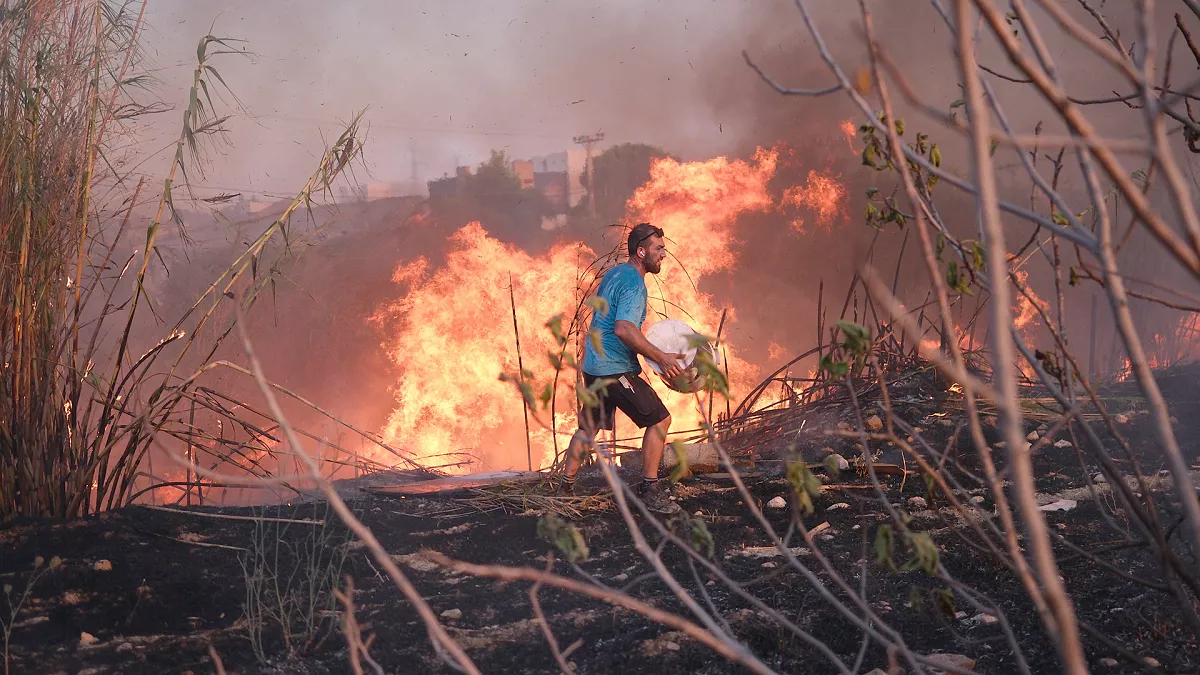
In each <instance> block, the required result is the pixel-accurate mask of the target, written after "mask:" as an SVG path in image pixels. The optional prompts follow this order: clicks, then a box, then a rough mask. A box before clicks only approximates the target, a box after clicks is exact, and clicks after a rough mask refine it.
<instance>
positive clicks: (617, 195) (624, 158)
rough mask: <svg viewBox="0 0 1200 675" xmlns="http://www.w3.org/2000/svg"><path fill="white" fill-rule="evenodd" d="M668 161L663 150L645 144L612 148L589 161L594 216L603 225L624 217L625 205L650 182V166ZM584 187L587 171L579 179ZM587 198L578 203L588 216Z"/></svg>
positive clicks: (588, 197) (623, 144) (626, 144)
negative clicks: (663, 159) (605, 222)
mask: <svg viewBox="0 0 1200 675" xmlns="http://www.w3.org/2000/svg"><path fill="white" fill-rule="evenodd" d="M667 157H671V155H670V154H669V153H668V152H667V151H666V150H663V149H662V148H659V147H656V146H653V145H647V144H645V143H622V144H620V145H614V146H613V147H611V148H609V149H607V150H605V151H604V152H602V153H600V154H599V155H597V156H596V157H594V158H593V159H592V171H593V174H594V175H593V181H594V183H595V186H594V187H595V192H596V195H595V198H596V216H597V217H598V218H600V219H601V220H602V221H612V220H617V219H619V218H621V216H623V215H625V202H627V201H629V198H630V197H632V196H633V193H634V192H635V191H637V189H638V188H639V187H641V186H642V185H644V184H645V183H646V181H648V180H649V179H650V165H651V164H653V163H654V161H655V160H657V159H662V158H667ZM579 180H580V182H581V183H582V184H583V185H584V186H586V185H587V169H586V168H585V169H584V171H583V174H582V175H581V176H580V178H579ZM591 198H592V196H591V195H588V196H587V197H585V198H584V201H582V202H580V208H581V209H582V212H583V213H586V212H587V208H588V205H587V201H586V200H588V199H591Z"/></svg>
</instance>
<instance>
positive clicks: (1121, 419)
mask: <svg viewBox="0 0 1200 675" xmlns="http://www.w3.org/2000/svg"><path fill="white" fill-rule="evenodd" d="M1113 421H1114V422H1116V423H1117V424H1129V416H1128V415H1113ZM1108 660H1109V661H1113V660H1112V659H1108ZM1101 663H1104V661H1101ZM1113 663H1114V664H1115V663H1116V661H1113Z"/></svg>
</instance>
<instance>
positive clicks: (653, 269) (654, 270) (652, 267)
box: [646, 260, 662, 274]
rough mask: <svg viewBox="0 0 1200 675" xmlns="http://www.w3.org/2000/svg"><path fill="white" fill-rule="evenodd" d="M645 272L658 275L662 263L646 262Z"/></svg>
mask: <svg viewBox="0 0 1200 675" xmlns="http://www.w3.org/2000/svg"><path fill="white" fill-rule="evenodd" d="M646 271H647V272H649V273H651V274H658V273H659V272H661V271H662V261H661V260H658V261H652V260H646Z"/></svg>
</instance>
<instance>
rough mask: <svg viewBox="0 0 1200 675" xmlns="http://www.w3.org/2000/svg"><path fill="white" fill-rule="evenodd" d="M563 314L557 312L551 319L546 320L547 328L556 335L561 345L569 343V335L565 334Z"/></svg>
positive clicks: (555, 337)
mask: <svg viewBox="0 0 1200 675" xmlns="http://www.w3.org/2000/svg"><path fill="white" fill-rule="evenodd" d="M562 324H563V315H562V314H555V315H554V316H553V317H551V319H550V320H549V321H547V322H546V328H549V329H550V332H551V333H552V334H553V335H554V339H555V340H556V341H557V342H558V345H559V346H560V347H561V346H563V345H565V344H566V343H567V336H566V335H564V334H563V327H562Z"/></svg>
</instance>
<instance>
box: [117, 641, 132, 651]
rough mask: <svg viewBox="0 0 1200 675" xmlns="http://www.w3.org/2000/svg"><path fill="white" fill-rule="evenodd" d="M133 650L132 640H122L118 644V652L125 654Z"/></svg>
mask: <svg viewBox="0 0 1200 675" xmlns="http://www.w3.org/2000/svg"><path fill="white" fill-rule="evenodd" d="M131 651H133V643H132V642H122V643H121V644H119V645H117V653H118V654H123V653H125V652H131Z"/></svg>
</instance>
